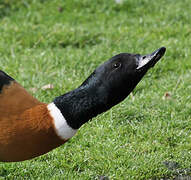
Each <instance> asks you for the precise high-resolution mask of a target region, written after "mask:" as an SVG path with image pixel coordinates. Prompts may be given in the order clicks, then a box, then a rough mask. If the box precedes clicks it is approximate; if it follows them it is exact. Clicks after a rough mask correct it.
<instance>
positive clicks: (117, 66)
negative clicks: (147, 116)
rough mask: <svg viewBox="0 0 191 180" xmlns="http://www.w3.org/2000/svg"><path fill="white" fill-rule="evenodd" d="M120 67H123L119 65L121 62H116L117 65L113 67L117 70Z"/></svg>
mask: <svg viewBox="0 0 191 180" xmlns="http://www.w3.org/2000/svg"><path fill="white" fill-rule="evenodd" d="M120 66H121V63H119V62H116V63H115V64H114V65H113V67H114V68H115V69H117V68H119V67H120Z"/></svg>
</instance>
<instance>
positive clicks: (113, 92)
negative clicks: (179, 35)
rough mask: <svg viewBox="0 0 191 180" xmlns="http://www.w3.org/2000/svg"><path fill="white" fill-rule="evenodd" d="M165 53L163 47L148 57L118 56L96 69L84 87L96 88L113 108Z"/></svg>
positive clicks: (135, 55)
mask: <svg viewBox="0 0 191 180" xmlns="http://www.w3.org/2000/svg"><path fill="white" fill-rule="evenodd" d="M165 51H166V48H165V47H162V48H160V49H158V50H156V51H154V52H153V53H151V54H148V55H140V54H130V53H121V54H118V55H116V56H114V57H112V58H111V59H109V60H108V61H106V62H105V63H104V64H102V65H101V66H99V67H98V68H96V70H95V71H94V72H93V74H92V75H91V76H90V77H89V78H88V79H87V80H86V81H85V82H84V83H83V85H88V86H96V87H97V89H98V91H99V92H100V93H98V94H100V95H101V96H102V98H104V99H105V103H106V104H107V105H109V106H113V105H115V104H117V103H119V102H120V101H122V100H123V99H124V98H126V97H127V96H128V95H129V93H130V92H131V91H132V90H133V89H134V88H135V86H136V85H137V84H138V82H139V81H140V80H141V79H142V77H143V76H144V75H145V73H146V72H147V71H148V70H149V69H150V68H151V67H153V66H154V65H155V64H156V62H158V60H159V59H160V58H161V57H162V56H163V55H164V53H165Z"/></svg>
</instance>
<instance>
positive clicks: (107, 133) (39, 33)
mask: <svg viewBox="0 0 191 180" xmlns="http://www.w3.org/2000/svg"><path fill="white" fill-rule="evenodd" d="M190 9H191V3H190V1H189V0H182V1H179V0H173V1H171V0H155V1H150V0H124V1H123V3H122V4H116V3H115V1H114V0H110V1H109V0H107V1H106V0H83V1H79V0H73V1H72V0H65V1H62V0H46V1H45V0H41V1H40V0H28V1H27V0H20V1H19V0H13V1H11V0H1V1H0V69H1V70H3V71H5V72H7V73H8V74H9V75H11V76H12V77H14V78H15V79H16V80H17V81H18V82H20V83H21V84H22V85H23V86H24V87H25V88H26V89H28V90H29V89H30V88H33V87H36V88H38V90H37V92H36V93H33V95H34V96H35V97H36V98H38V99H39V100H41V101H43V102H47V103H48V102H51V100H52V99H54V97H56V96H58V95H61V94H63V93H65V92H67V91H69V90H71V89H74V88H76V87H77V86H78V85H80V84H81V83H82V81H84V80H85V78H86V77H87V76H88V75H89V74H90V73H91V72H92V71H93V70H94V68H96V67H97V66H98V65H99V64H101V63H102V62H104V61H105V60H107V59H109V58H110V57H112V56H113V55H115V54H117V53H120V52H130V53H141V54H147V53H150V52H152V51H153V50H155V49H157V48H159V47H161V46H166V47H167V52H166V55H165V57H164V58H163V59H162V61H160V62H159V63H158V64H157V65H156V66H155V68H154V69H152V70H150V71H149V72H148V73H147V75H146V76H145V77H144V79H143V80H142V81H141V82H140V83H139V85H138V86H137V88H136V89H135V90H134V92H133V95H131V96H129V97H128V98H127V99H126V100H125V101H123V102H122V103H120V104H119V105H117V106H115V107H114V108H112V109H111V110H110V111H108V112H106V113H105V114H102V115H100V116H98V117H96V118H94V119H93V120H92V121H91V122H89V123H87V124H85V125H84V126H83V127H82V128H81V129H80V130H79V131H78V133H77V135H76V136H75V137H73V138H72V139H71V140H70V141H69V142H68V143H66V144H65V145H63V146H61V147H60V148H57V149H55V150H54V151H52V152H50V153H48V154H46V155H44V156H41V157H38V158H35V159H33V160H29V161H25V162H19V163H0V179H82V180H85V179H99V176H107V177H109V179H112V180H113V179H116V180H122V179H124V180H125V179H130V180H131V179H160V178H163V177H168V178H170V179H172V178H173V177H174V176H175V175H176V173H177V172H175V171H173V170H170V169H168V168H166V167H165V165H164V163H163V162H164V161H174V162H177V163H178V164H179V166H180V167H179V168H180V169H189V168H190V167H191V100H190V99H191V98H190V97H191V95H190V91H191V85H190V84H191V83H190V82H191V80H190V79H191V54H190V52H191V40H190V36H191V30H190V27H191V23H190V19H191V13H190ZM46 84H53V85H54V89H53V90H47V91H43V90H41V87H42V86H43V85H46ZM166 92H169V93H170V94H171V97H170V99H165V100H163V96H164V94H165V93H166ZM185 173H186V174H188V175H191V174H189V173H190V172H189V171H188V172H185ZM183 174H184V173H183Z"/></svg>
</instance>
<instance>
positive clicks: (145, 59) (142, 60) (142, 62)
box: [136, 47, 166, 70]
mask: <svg viewBox="0 0 191 180" xmlns="http://www.w3.org/2000/svg"><path fill="white" fill-rule="evenodd" d="M165 51H166V48H165V47H161V48H159V49H157V50H156V51H154V52H153V53H151V54H148V55H144V56H139V57H138V59H137V64H138V66H137V68H136V69H137V70H141V69H145V68H146V69H148V68H150V67H153V66H154V65H155V64H156V63H157V62H158V61H159V60H160V59H161V58H162V56H163V55H164V54H165Z"/></svg>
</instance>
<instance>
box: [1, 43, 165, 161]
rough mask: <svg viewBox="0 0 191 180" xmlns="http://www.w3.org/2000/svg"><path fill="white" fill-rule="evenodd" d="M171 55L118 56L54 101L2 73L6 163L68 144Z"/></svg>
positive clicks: (3, 157)
mask: <svg viewBox="0 0 191 180" xmlns="http://www.w3.org/2000/svg"><path fill="white" fill-rule="evenodd" d="M165 51H166V48H165V47H161V48H159V49H157V50H155V51H154V52H153V53H151V54H147V55H140V54H131V53H120V54H118V55H115V56H113V57H112V58H110V59H109V60H108V61H106V62H104V63H103V64H102V65H100V66H98V67H97V68H96V69H95V70H94V71H93V73H92V74H90V76H89V77H88V78H87V79H86V80H85V81H84V82H83V83H82V84H81V85H80V86H79V87H77V88H76V89H73V90H71V91H69V92H67V93H65V94H63V95H60V96H58V97H56V98H55V99H54V100H53V101H52V102H50V103H43V102H40V101H38V100H37V99H36V98H35V97H33V96H32V95H31V94H30V93H28V92H27V90H25V88H24V87H22V86H21V85H20V84H19V83H18V82H17V81H16V80H14V79H13V78H12V77H11V76H9V75H8V74H6V73H5V72H4V71H0V162H19V161H24V160H29V159H32V158H35V157H38V156H41V155H43V154H46V153H48V152H49V151H51V150H53V149H55V148H57V147H59V146H61V145H63V144H64V143H65V142H67V141H68V140H69V139H71V138H72V137H73V136H74V135H75V134H76V133H77V131H78V129H79V128H80V127H81V126H82V125H83V124H85V123H87V122H88V121H89V120H91V119H92V118H93V117H96V116H97V115H98V114H101V113H103V112H105V111H107V110H109V109H110V108H112V107H113V106H115V105H117V104H118V103H120V102H122V101H123V100H124V99H125V98H126V97H127V96H128V95H129V94H130V93H131V92H132V91H133V89H134V88H135V87H136V85H137V84H138V83H139V82H140V80H141V79H142V78H143V76H144V75H145V74H146V72H147V71H148V70H149V69H150V68H151V67H153V66H154V65H155V64H156V63H157V62H158V61H159V60H160V59H161V57H162V56H163V55H164V54H165Z"/></svg>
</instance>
